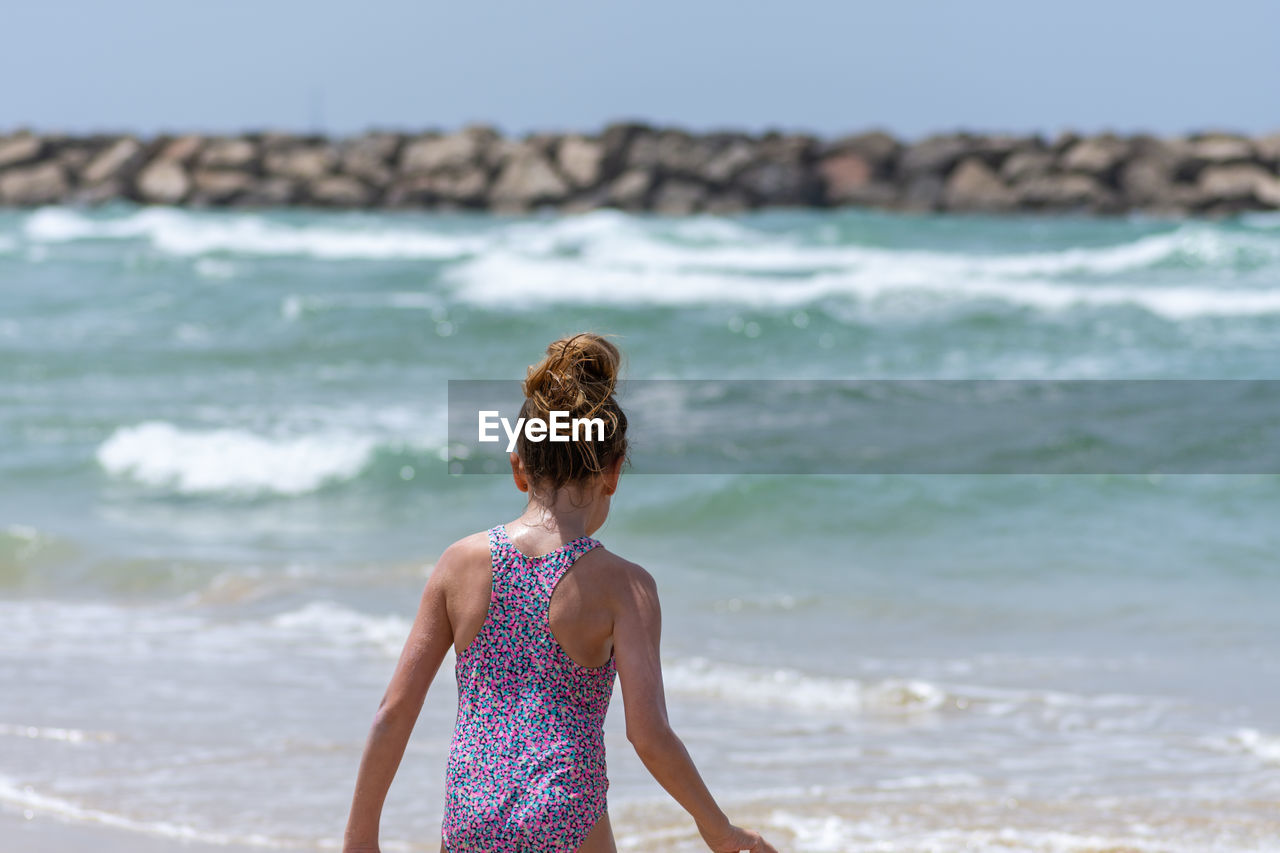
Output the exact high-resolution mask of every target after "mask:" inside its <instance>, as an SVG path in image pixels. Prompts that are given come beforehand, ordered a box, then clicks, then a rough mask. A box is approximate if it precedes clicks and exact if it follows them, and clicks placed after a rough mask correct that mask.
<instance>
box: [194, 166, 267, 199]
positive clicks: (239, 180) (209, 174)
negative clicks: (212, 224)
mask: <svg viewBox="0 0 1280 853" xmlns="http://www.w3.org/2000/svg"><path fill="white" fill-rule="evenodd" d="M191 183H192V185H193V186H194V187H195V192H194V194H193V195H192V201H193V202H198V203H201V204H227V203H229V202H231V201H232V200H234V199H235V198H237V197H238V196H242V195H245V194H247V193H248V192H249V191H250V190H251V189H253V184H254V178H253V175H250V174H248V173H247V172H237V171H235V170H232V169H196V170H195V171H194V172H193V173H192V174H191Z"/></svg>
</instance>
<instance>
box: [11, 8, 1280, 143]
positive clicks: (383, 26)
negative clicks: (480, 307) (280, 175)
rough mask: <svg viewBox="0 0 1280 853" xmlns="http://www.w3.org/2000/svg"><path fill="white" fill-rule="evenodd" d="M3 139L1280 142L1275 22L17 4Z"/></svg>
mask: <svg viewBox="0 0 1280 853" xmlns="http://www.w3.org/2000/svg"><path fill="white" fill-rule="evenodd" d="M0 17H2V18H3V24H2V25H0V29H3V30H5V31H7V32H5V33H4V37H3V39H0V42H2V46H0V132H2V131H4V130H6V129H9V130H11V129H14V128H17V127H31V128H34V129H37V130H41V131H66V132H86V131H133V132H138V133H144V134H152V133H157V132H176V131H225V132H230V131H239V130H250V129H279V130H295V131H296V130H304V131H322V132H327V133H336V134H348V133H355V132H359V131H362V130H366V129H370V128H395V129H406V130H415V129H425V128H456V127H460V126H462V125H463V124H466V123H469V122H484V123H488V124H493V125H495V126H497V127H499V128H500V129H502V130H504V131H506V132H511V133H525V132H529V131H533V130H583V131H593V130H597V129H599V128H600V127H602V126H603V125H605V124H606V123H608V122H610V121H615V120H623V119H640V120H645V121H649V122H653V123H659V124H666V125H676V126H682V127H687V128H690V129H695V130H707V129H723V128H732V129H742V130H751V131H760V130H765V129H769V128H779V129H787V130H805V131H810V132H814V133H818V134H820V135H823V136H835V135H838V134H841V133H845V132H852V131H857V130H864V129H868V128H883V129H886V130H889V131H891V132H893V133H895V134H898V135H901V136H905V137H908V138H915V137H919V136H922V135H925V134H927V133H930V132H942V131H951V130H960V129H967V130H975V131H1001V132H1039V133H1045V134H1052V133H1055V132H1057V131H1060V130H1064V129H1075V130H1079V131H1085V132H1093V131H1099V130H1115V131H1119V132H1134V131H1145V132H1152V133H1158V134H1163V135H1167V134H1176V133H1183V132H1188V131H1195V130H1205V129H1226V130H1239V131H1244V132H1250V133H1258V132H1270V131H1277V130H1280V0H1215V2H1212V3H1206V2H1186V0H1160V2H1152V0H1109V2H1101V0H1075V1H1074V2H1070V3H1066V2H1055V3H1046V2H1039V0H951V1H950V2H948V1H947V0H930V2H925V0H887V2H886V0H881V2H876V3H868V2H861V0H773V2H756V1H755V0H732V2H731V0H643V2H635V0H631V2H625V0H537V1H536V2H535V0H524V2H496V0H454V2H450V3H439V2H426V0H362V2H338V0H256V1H255V2H245V0H216V2H208V0H206V2H201V3H195V2H191V0H111V2H104V0H81V1H80V2H67V0H41V2H23V0H9V2H7V3H6V4H5V9H4V12H3V15H2V16H0Z"/></svg>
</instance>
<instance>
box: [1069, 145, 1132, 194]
mask: <svg viewBox="0 0 1280 853" xmlns="http://www.w3.org/2000/svg"><path fill="white" fill-rule="evenodd" d="M1128 156H1129V143H1128V142H1126V141H1125V140H1123V139H1119V138H1117V137H1114V136H1095V137H1091V138H1089V139H1082V140H1081V141H1079V142H1077V143H1076V144H1075V145H1072V146H1071V147H1070V148H1068V149H1067V151H1066V153H1065V154H1063V155H1062V158H1061V160H1060V161H1059V166H1060V167H1061V168H1062V170H1063V171H1065V172H1078V173H1079V174H1082V175H1089V176H1090V177H1093V178H1097V179H1098V180H1099V181H1101V182H1102V183H1104V184H1105V183H1110V182H1111V180H1112V179H1113V178H1114V177H1115V174H1116V172H1117V171H1118V170H1119V168H1120V166H1121V164H1122V163H1124V161H1125V158H1126V157H1128Z"/></svg>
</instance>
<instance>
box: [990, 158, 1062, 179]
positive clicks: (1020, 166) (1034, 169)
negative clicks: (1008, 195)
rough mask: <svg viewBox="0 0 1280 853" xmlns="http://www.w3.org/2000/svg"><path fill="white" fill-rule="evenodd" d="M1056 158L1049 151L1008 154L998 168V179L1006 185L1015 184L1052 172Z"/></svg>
mask: <svg viewBox="0 0 1280 853" xmlns="http://www.w3.org/2000/svg"><path fill="white" fill-rule="evenodd" d="M1056 159H1057V158H1056V157H1055V156H1054V155H1053V154H1052V153H1051V152H1049V151H1018V152H1016V153H1014V154H1010V155H1009V158H1008V159H1007V160H1005V161H1004V164H1003V165H1002V166H1001V167H1000V177H1001V178H1002V179H1003V180H1004V181H1005V183H1007V184H1017V183H1021V182H1022V181H1025V180H1027V179H1029V178H1038V177H1041V176H1043V175H1047V174H1049V173H1050V172H1052V171H1053V165H1054V162H1055V160H1056Z"/></svg>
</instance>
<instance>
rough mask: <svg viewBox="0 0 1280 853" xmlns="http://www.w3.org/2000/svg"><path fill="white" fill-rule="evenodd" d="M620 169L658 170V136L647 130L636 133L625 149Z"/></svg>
mask: <svg viewBox="0 0 1280 853" xmlns="http://www.w3.org/2000/svg"><path fill="white" fill-rule="evenodd" d="M622 167H623V169H628V170H632V169H639V170H644V171H646V172H656V171H657V170H658V135H657V134H656V133H654V132H653V131H651V130H649V129H648V128H646V129H645V130H644V131H643V132H641V133H637V134H636V135H635V137H634V138H633V139H632V140H631V144H630V145H629V146H628V147H627V151H626V156H625V157H623V160H622Z"/></svg>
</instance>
